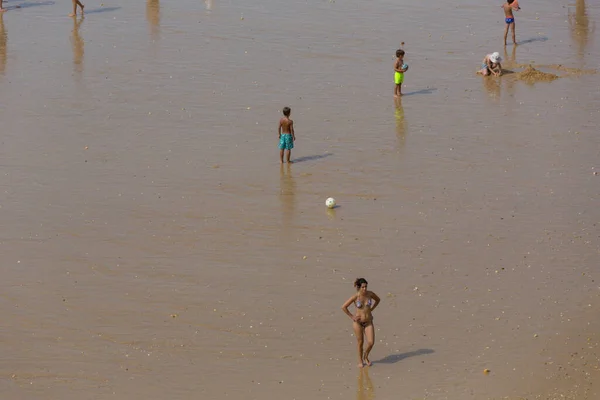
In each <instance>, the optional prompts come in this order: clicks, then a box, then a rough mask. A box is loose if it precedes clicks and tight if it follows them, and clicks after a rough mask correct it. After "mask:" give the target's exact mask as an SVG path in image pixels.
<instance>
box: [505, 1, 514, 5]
mask: <svg viewBox="0 0 600 400" xmlns="http://www.w3.org/2000/svg"><path fill="white" fill-rule="evenodd" d="M506 2H507V3H508V4H512V3H514V2H515V0H506Z"/></svg>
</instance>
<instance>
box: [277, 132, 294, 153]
mask: <svg viewBox="0 0 600 400" xmlns="http://www.w3.org/2000/svg"><path fill="white" fill-rule="evenodd" d="M293 148H294V139H293V138H292V134H291V133H283V134H282V135H281V137H280V138H279V150H291V149H293Z"/></svg>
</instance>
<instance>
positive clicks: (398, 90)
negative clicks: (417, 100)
mask: <svg viewBox="0 0 600 400" xmlns="http://www.w3.org/2000/svg"><path fill="white" fill-rule="evenodd" d="M400 96H402V84H399V85H394V97H400Z"/></svg>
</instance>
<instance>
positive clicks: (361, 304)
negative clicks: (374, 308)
mask: <svg viewBox="0 0 600 400" xmlns="http://www.w3.org/2000/svg"><path fill="white" fill-rule="evenodd" d="M372 304H373V299H371V298H370V297H369V300H368V301H367V307H369V308H371V305H372ZM355 305H356V308H362V306H363V303H362V301H360V299H359V298H358V297H357V298H356V303H355Z"/></svg>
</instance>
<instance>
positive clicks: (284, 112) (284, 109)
mask: <svg viewBox="0 0 600 400" xmlns="http://www.w3.org/2000/svg"><path fill="white" fill-rule="evenodd" d="M291 112H292V109H291V108H289V107H283V115H285V116H286V117H289V116H290V113H291Z"/></svg>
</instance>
